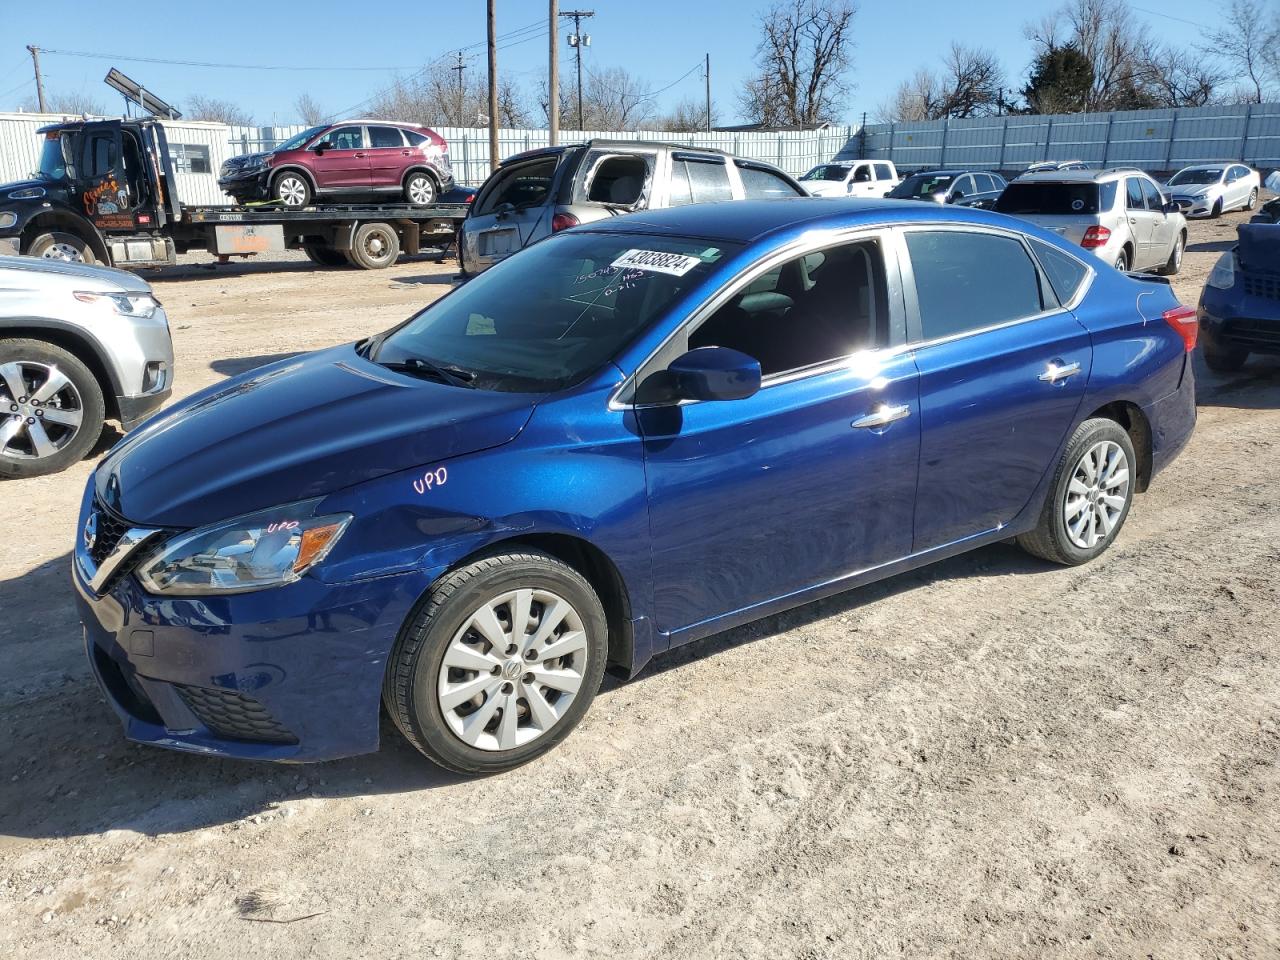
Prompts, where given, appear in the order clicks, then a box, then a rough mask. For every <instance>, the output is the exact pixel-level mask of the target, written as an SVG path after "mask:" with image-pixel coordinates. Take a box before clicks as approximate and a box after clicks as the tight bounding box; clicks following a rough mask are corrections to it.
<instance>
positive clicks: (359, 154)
mask: <svg viewBox="0 0 1280 960" xmlns="http://www.w3.org/2000/svg"><path fill="white" fill-rule="evenodd" d="M363 156H364V154H363V153H357V154H356V157H357V159H358V158H361V157H363Z"/></svg>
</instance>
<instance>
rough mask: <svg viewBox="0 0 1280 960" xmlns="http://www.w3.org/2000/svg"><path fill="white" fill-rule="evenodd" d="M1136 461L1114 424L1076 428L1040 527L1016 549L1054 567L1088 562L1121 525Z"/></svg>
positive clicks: (1130, 498) (1101, 422)
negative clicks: (1046, 561)
mask: <svg viewBox="0 0 1280 960" xmlns="http://www.w3.org/2000/svg"><path fill="white" fill-rule="evenodd" d="M1137 463H1138V461H1137V458H1136V457H1135V456H1134V453H1133V443H1132V442H1131V441H1130V440H1129V435H1128V434H1127V433H1125V431H1124V430H1123V429H1122V428H1121V426H1120V425H1119V424H1118V423H1116V422H1115V421H1114V420H1105V419H1102V418H1095V419H1092V420H1086V421H1085V422H1084V423H1082V424H1080V426H1079V427H1077V428H1076V432H1075V433H1074V434H1072V436H1071V440H1070V441H1069V442H1068V443H1067V449H1066V452H1065V453H1063V455H1062V460H1061V461H1060V462H1059V463H1058V469H1057V471H1056V472H1055V473H1054V478H1053V486H1052V487H1051V488H1050V491H1049V496H1048V497H1047V498H1046V499H1045V504H1044V509H1043V510H1042V511H1041V514H1040V523H1039V525H1038V526H1037V527H1036V528H1035V529H1034V530H1032V531H1031V532H1030V533H1024V534H1021V535H1020V536H1019V537H1018V545H1019V546H1021V547H1022V549H1024V550H1026V551H1027V552H1028V553H1032V554H1035V555H1036V556H1037V557H1042V558H1043V559H1045V560H1050V561H1052V562H1054V563H1061V564H1065V565H1067V566H1076V565H1078V564H1081V563H1088V562H1089V561H1090V560H1092V559H1093V558H1094V557H1096V556H1098V555H1099V554H1100V553H1102V551H1104V550H1106V549H1107V547H1109V546H1111V543H1112V541H1113V540H1115V538H1116V537H1117V536H1118V535H1119V533H1120V528H1121V527H1123V526H1124V521H1125V518H1126V517H1127V516H1128V515H1129V507H1130V505H1131V504H1132V503H1133V494H1134V489H1135V484H1136V482H1137Z"/></svg>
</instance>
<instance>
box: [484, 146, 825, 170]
mask: <svg viewBox="0 0 1280 960" xmlns="http://www.w3.org/2000/svg"><path fill="white" fill-rule="evenodd" d="M591 147H611V148H614V149H649V150H654V149H664V150H678V151H680V152H682V153H710V154H714V155H716V156H718V157H726V158H731V159H734V160H741V161H743V162H745V163H759V164H761V165H763V166H766V167H769V168H770V169H778V168H777V167H775V166H774V164H771V163H769V162H768V161H766V160H752V159H751V158H750V157H739V156H735V155H734V154H732V153H730V152H729V151H727V150H720V149H718V148H716V147H691V146H689V145H688V144H685V143H667V142H666V141H663V140H604V139H591V140H586V141H583V142H579V143H560V144H556V145H555V146H554V147H534V148H533V149H532V150H525V151H523V152H521V153H515V154H512V155H511V156H509V157H506V158H505V159H504V160H503V161H502V164H503V165H506V164H508V163H511V162H513V161H516V160H530V159H532V158H534V157H550V156H555V155H556V154H560V153H568V152H569V151H570V150H586V149H588V148H591ZM819 166H822V164H819Z"/></svg>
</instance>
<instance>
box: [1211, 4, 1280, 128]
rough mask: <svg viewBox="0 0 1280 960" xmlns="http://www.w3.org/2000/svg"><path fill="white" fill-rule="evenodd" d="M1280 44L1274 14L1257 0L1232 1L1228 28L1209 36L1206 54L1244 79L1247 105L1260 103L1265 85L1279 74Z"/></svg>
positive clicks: (1227, 23) (1227, 13)
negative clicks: (1279, 48) (1219, 60)
mask: <svg viewBox="0 0 1280 960" xmlns="http://www.w3.org/2000/svg"><path fill="white" fill-rule="evenodd" d="M1277 44H1280V27H1277V26H1276V18H1275V17H1274V15H1272V14H1271V13H1270V12H1269V11H1268V10H1266V9H1265V8H1264V7H1263V5H1262V4H1261V3H1259V2H1258V0H1231V9H1230V10H1229V11H1228V12H1226V26H1224V27H1223V28H1222V29H1221V30H1219V31H1217V32H1215V33H1213V34H1210V36H1209V46H1208V47H1206V48H1205V49H1204V52H1205V53H1207V54H1209V55H1211V56H1217V57H1218V58H1220V59H1221V60H1222V61H1223V62H1224V63H1226V64H1227V65H1228V66H1229V67H1230V68H1231V73H1232V74H1233V75H1235V76H1238V77H1239V78H1240V79H1241V81H1242V84H1243V86H1244V89H1245V90H1247V91H1248V95H1247V100H1248V102H1251V103H1261V102H1262V100H1263V93H1264V84H1265V83H1266V82H1267V80H1268V79H1270V78H1271V77H1273V76H1274V75H1275V74H1276V72H1277V56H1280V54H1277V51H1276V46H1277Z"/></svg>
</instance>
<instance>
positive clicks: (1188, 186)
mask: <svg viewBox="0 0 1280 960" xmlns="http://www.w3.org/2000/svg"><path fill="white" fill-rule="evenodd" d="M1217 188H1218V184H1216V183H1180V184H1178V185H1177V186H1176V187H1170V188H1169V190H1170V192H1172V193H1176V194H1178V196H1180V197H1203V196H1204V195H1205V194H1207V193H1209V192H1210V191H1211V190H1216V189H1217Z"/></svg>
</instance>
